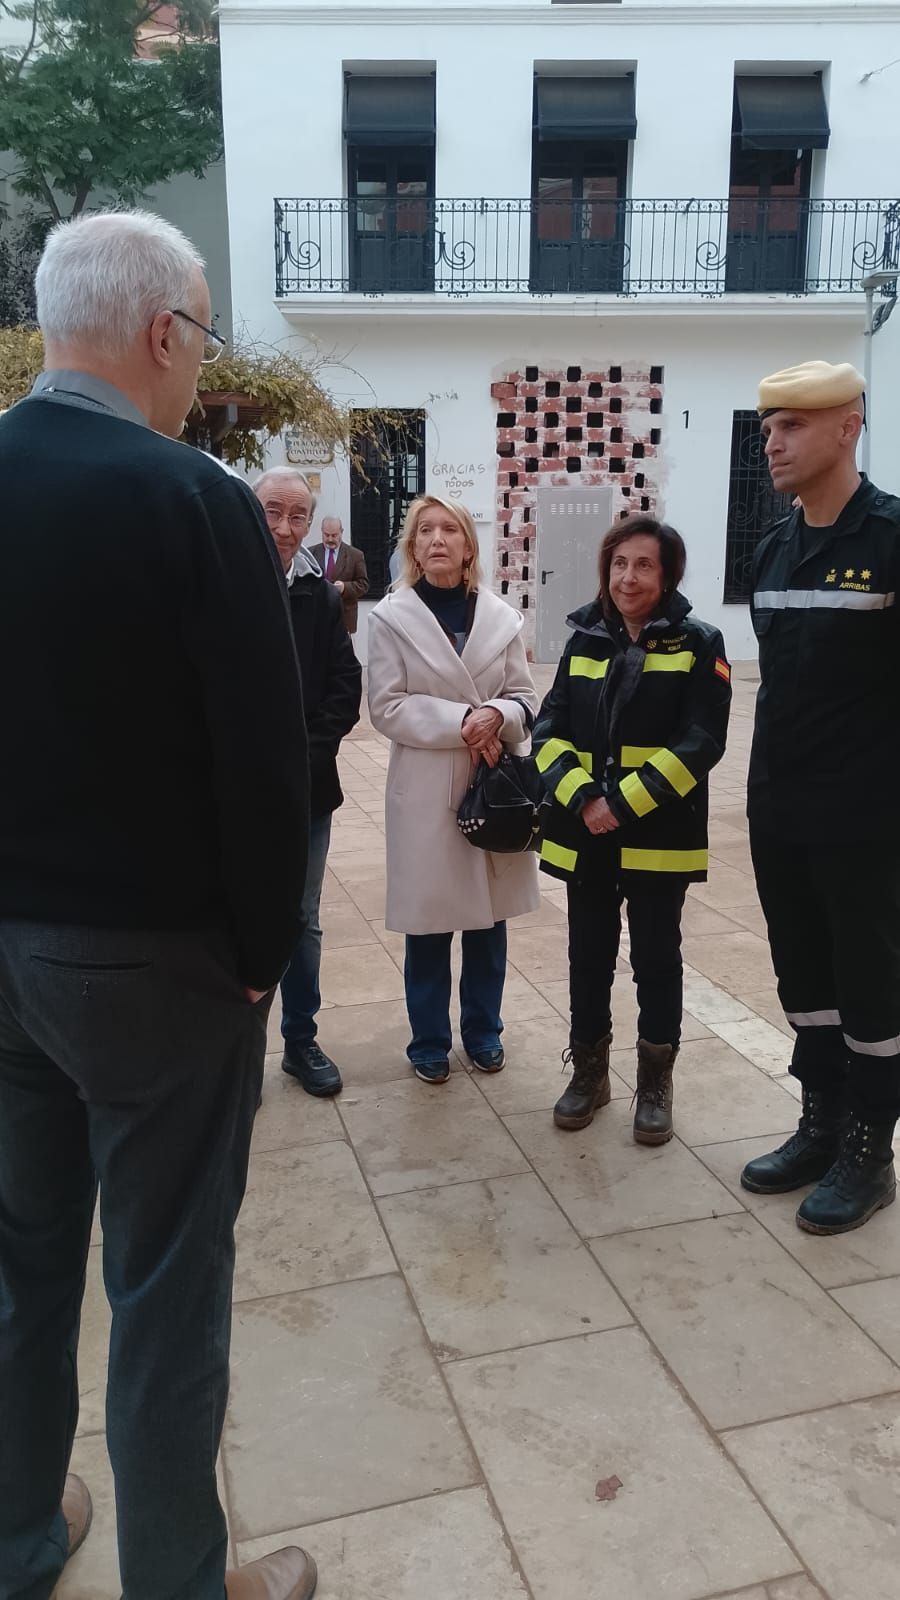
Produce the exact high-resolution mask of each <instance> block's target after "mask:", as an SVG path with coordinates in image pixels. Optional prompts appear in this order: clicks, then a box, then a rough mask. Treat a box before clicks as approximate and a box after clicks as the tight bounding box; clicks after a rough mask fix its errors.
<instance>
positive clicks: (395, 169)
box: [344, 74, 435, 294]
mask: <svg viewBox="0 0 900 1600" xmlns="http://www.w3.org/2000/svg"><path fill="white" fill-rule="evenodd" d="M344 133H345V138H346V141H347V193H348V202H347V204H348V211H349V218H348V222H349V260H350V288H351V290H353V291H355V292H356V293H364V294H383V293H392V292H393V293H411V292H417V291H426V292H427V291H429V290H431V289H433V288H434V184H435V78H434V75H433V74H428V75H427V76H421V77H416V76H409V77H402V78H395V77H388V76H386V77H366V76H365V75H363V74H359V75H358V74H348V75H347V77H346V79H345V109H344Z"/></svg>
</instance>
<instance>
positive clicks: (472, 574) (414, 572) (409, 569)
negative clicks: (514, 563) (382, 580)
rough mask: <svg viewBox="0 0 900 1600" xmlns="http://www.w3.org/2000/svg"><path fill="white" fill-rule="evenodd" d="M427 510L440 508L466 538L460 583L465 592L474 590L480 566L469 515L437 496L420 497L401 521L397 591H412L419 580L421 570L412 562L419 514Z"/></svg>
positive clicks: (473, 522) (474, 530)
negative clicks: (463, 584)
mask: <svg viewBox="0 0 900 1600" xmlns="http://www.w3.org/2000/svg"><path fill="white" fill-rule="evenodd" d="M430 506H440V508H441V510H442V511H447V512H449V514H450V516H451V517H452V518H453V520H454V522H455V523H456V524H457V526H458V527H460V528H461V529H462V531H463V533H464V534H465V537H466V557H465V565H464V567H463V582H464V583H465V585H466V587H467V588H468V589H477V588H478V587H479V585H480V584H481V562H480V560H479V556H478V531H477V529H476V527H475V520H474V518H473V516H472V513H471V511H468V510H467V509H466V507H465V506H461V505H458V504H457V502H456V501H455V500H445V499H444V498H443V496H442V495H439V494H420V495H417V496H416V498H415V500H413V501H412V503H411V504H410V507H409V510H408V511H407V513H406V516H405V518H404V521H403V530H402V532H401V534H400V538H399V541H398V544H397V549H398V550H399V551H400V556H401V559H402V561H403V567H402V570H401V573H400V576H399V578H398V579H397V587H398V588H402V587H403V586H404V585H405V586H406V587H407V588H410V589H411V588H412V586H413V584H415V583H418V581H419V579H420V578H421V576H422V569H421V567H420V566H419V565H418V563H417V561H416V533H417V531H418V527H419V518H420V517H421V515H422V512H423V511H427V510H428V509H429V507H430Z"/></svg>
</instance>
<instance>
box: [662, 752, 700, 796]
mask: <svg viewBox="0 0 900 1600" xmlns="http://www.w3.org/2000/svg"><path fill="white" fill-rule="evenodd" d="M650 765H651V767H655V768H656V770H657V772H661V773H662V775H663V777H664V778H665V779H666V782H667V783H670V784H671V785H672V788H673V789H674V790H675V793H676V794H680V795H685V794H690V792H691V790H692V789H695V788H696V787H697V779H696V778H695V777H694V774H693V773H692V772H691V771H690V768H688V767H686V766H685V764H684V762H683V761H682V760H681V758H680V756H676V754H675V752H674V750H660V751H658V752H657V754H656V755H655V756H651V757H650Z"/></svg>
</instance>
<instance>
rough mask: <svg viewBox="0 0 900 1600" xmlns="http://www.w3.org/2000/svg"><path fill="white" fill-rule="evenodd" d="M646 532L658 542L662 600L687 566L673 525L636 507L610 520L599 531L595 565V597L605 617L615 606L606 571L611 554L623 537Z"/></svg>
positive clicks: (614, 611)
mask: <svg viewBox="0 0 900 1600" xmlns="http://www.w3.org/2000/svg"><path fill="white" fill-rule="evenodd" d="M641 533H646V534H649V535H650V537H651V538H653V539H655V540H656V541H657V543H658V545H659V559H660V562H661V563H662V569H663V599H664V600H666V599H668V597H669V596H670V595H671V594H674V592H675V590H676V589H677V588H678V585H679V584H680V582H681V580H682V578H683V577H684V569H685V567H686V566H687V551H686V549H685V547H684V540H683V539H682V537H681V534H680V533H678V532H677V530H676V529H675V528H670V527H669V524H668V523H667V522H660V521H658V519H657V518H656V517H649V516H647V515H646V514H645V513H644V512H641V511H636V512H634V513H633V515H632V516H630V517H623V518H622V519H621V521H620V522H614V523H613V525H612V527H611V528H610V529H609V532H608V533H605V534H604V535H603V538H602V540H601V543H600V558H599V561H598V568H599V572H600V593H599V595H598V599H599V601H600V604H601V605H602V607H603V611H604V614H605V615H606V616H607V617H617V616H618V615H619V609H618V607H617V606H616V605H615V603H614V602H613V601H612V600H611V599H610V595H609V572H610V568H611V566H612V558H613V554H614V552H615V551H616V550H618V548H619V546H620V545H621V544H624V543H625V541H626V540H627V539H633V538H635V536H636V535H637V534H641Z"/></svg>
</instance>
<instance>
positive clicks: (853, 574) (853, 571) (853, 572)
mask: <svg viewBox="0 0 900 1600" xmlns="http://www.w3.org/2000/svg"><path fill="white" fill-rule="evenodd" d="M844 577H845V578H855V577H856V568H855V567H848V568H847V570H846V572H845V573H844Z"/></svg>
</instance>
